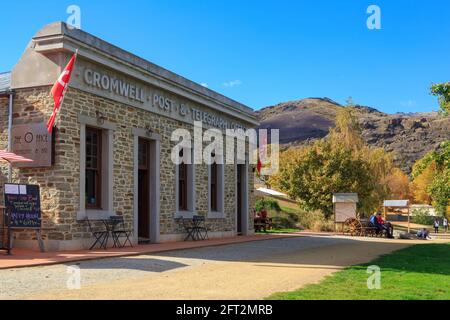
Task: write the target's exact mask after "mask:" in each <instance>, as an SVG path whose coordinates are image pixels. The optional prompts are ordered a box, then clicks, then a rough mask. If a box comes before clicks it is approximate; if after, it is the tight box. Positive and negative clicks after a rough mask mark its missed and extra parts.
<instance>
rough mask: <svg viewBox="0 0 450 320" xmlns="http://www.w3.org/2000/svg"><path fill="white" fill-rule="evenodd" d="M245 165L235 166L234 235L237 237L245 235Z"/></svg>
mask: <svg viewBox="0 0 450 320" xmlns="http://www.w3.org/2000/svg"><path fill="white" fill-rule="evenodd" d="M246 167H247V166H246V165H244V164H238V165H237V166H236V233H237V235H239V236H241V235H246V234H247V232H245V231H246V226H247V224H248V222H246V219H247V218H246V217H247V210H246V208H245V207H246V187H245V186H246Z"/></svg>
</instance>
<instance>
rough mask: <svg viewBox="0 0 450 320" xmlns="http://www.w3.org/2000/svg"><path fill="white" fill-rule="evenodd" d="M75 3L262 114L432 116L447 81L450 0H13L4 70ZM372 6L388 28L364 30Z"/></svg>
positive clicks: (85, 21)
mask: <svg viewBox="0 0 450 320" xmlns="http://www.w3.org/2000/svg"><path fill="white" fill-rule="evenodd" d="M71 4H76V5H78V6H79V7H80V8H81V19H82V20H81V27H82V29H83V30H85V31H87V32H89V33H92V34H94V35H96V36H98V37H100V38H102V39H104V40H106V41H108V42H111V43H113V44H115V45H117V46H119V47H122V48H124V49H126V50H128V51H131V52H133V53H135V54H137V55H139V56H141V57H143V58H146V59H148V60H150V61H152V62H154V63H156V64H158V65H160V66H162V67H165V68H167V69H169V70H171V71H174V72H176V73H178V74H180V75H183V76H185V77H187V78H189V79H191V80H193V81H196V82H198V83H204V84H207V85H208V87H209V88H210V89H213V90H215V91H218V92H220V93H222V94H224V95H227V96H229V97H231V98H233V99H235V100H238V101H240V102H242V103H244V104H247V105H248V106H250V107H252V108H255V109H259V108H261V107H265V106H269V105H273V104H277V103H279V102H284V101H290V100H295V99H300V98H305V97H329V98H331V99H334V100H336V101H338V102H340V103H345V101H346V99H347V97H349V96H352V97H353V100H354V101H355V102H356V103H359V104H364V105H369V106H372V107H376V108H378V109H380V110H382V111H385V112H390V113H393V112H416V111H431V110H436V109H437V108H438V106H437V101H436V99H435V98H434V97H431V96H430V95H429V93H428V90H429V87H430V85H431V83H432V82H443V81H449V80H450V41H449V39H450V1H448V0H428V1H425V0H423V1H419V0H371V1H364V0H342V1H338V0H315V1H313V0H310V1H306V0H303V1H300V0H297V1H294V0H292V1H284V0H278V1H275V0H271V1H269V0H267V1H265V0H240V1H238V0H226V1H225V0H153V1H133V0H128V1H126V2H125V1H95V2H94V1H84V0H73V1H63V0H58V1H44V0H42V1H5V2H2V13H3V14H2V18H1V19H0V30H2V35H3V36H2V38H3V39H2V43H1V50H0V71H8V70H11V69H12V67H13V66H14V64H15V63H16V62H17V61H18V59H19V58H20V55H21V54H22V52H23V50H24V48H25V46H26V44H27V42H28V41H29V39H30V38H31V37H32V36H33V34H34V33H35V32H36V31H37V30H39V29H40V28H41V27H42V26H44V25H45V24H47V23H50V22H53V21H66V20H67V18H68V14H67V13H66V8H67V7H68V6H69V5H71ZM371 4H376V5H378V6H379V7H380V8H381V23H382V29H381V30H369V29H368V28H367V26H366V20H367V18H368V16H369V15H368V14H367V13H366V10H367V8H368V6H369V5H371ZM4 13H7V14H4Z"/></svg>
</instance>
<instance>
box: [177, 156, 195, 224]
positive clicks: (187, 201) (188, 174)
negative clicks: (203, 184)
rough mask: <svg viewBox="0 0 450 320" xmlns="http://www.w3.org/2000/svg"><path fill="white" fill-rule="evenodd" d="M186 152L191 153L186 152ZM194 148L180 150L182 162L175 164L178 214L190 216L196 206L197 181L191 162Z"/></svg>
mask: <svg viewBox="0 0 450 320" xmlns="http://www.w3.org/2000/svg"><path fill="white" fill-rule="evenodd" d="M186 152H189V153H190V156H189V154H186ZM192 155H193V149H189V148H185V149H183V150H181V151H180V158H181V159H182V162H181V163H180V164H178V165H176V166H175V178H176V179H175V194H176V201H175V203H176V213H175V214H176V215H177V216H178V217H179V216H185V217H189V216H191V215H192V214H193V213H194V207H195V194H194V190H195V182H194V175H195V172H194V170H195V169H194V168H195V166H194V165H193V164H191V159H192Z"/></svg>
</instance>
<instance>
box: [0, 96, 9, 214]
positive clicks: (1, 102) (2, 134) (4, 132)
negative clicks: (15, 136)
mask: <svg viewBox="0 0 450 320" xmlns="http://www.w3.org/2000/svg"><path fill="white" fill-rule="evenodd" d="M8 106H9V99H8V98H4V97H0V150H6V149H7V148H8ZM7 173H8V166H7V165H6V164H4V163H1V162H0V195H2V194H3V185H4V184H5V183H6V182H7ZM3 202H4V200H3V196H0V205H3Z"/></svg>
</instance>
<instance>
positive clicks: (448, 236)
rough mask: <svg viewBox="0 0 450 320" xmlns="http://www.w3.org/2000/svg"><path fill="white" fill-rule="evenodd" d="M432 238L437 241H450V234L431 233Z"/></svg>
mask: <svg viewBox="0 0 450 320" xmlns="http://www.w3.org/2000/svg"><path fill="white" fill-rule="evenodd" d="M430 238H431V239H436V240H450V233H439V234H434V233H430Z"/></svg>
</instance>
